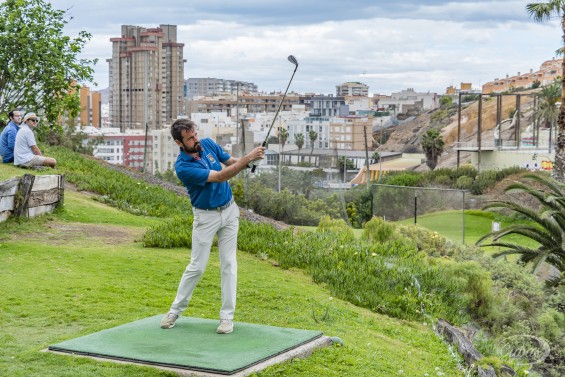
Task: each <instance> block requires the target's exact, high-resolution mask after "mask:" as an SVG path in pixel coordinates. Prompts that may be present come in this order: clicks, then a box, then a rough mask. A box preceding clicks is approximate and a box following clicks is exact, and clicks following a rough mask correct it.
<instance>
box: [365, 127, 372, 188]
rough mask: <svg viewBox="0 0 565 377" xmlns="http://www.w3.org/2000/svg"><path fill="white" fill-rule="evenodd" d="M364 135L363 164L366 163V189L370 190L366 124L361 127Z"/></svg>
mask: <svg viewBox="0 0 565 377" xmlns="http://www.w3.org/2000/svg"><path fill="white" fill-rule="evenodd" d="M363 130H364V133H363V134H364V136H365V162H366V163H365V165H367V190H368V191H370V190H371V171H370V170H369V168H370V164H369V143H368V142H367V125H365V126H364V127H363Z"/></svg>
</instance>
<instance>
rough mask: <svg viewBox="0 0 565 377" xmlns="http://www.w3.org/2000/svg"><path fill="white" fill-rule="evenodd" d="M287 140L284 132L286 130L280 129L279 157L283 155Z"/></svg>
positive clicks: (286, 134)
mask: <svg viewBox="0 0 565 377" xmlns="http://www.w3.org/2000/svg"><path fill="white" fill-rule="evenodd" d="M287 140H288V131H287V130H286V128H282V129H281V130H280V131H279V142H280V143H281V155H282V154H283V151H284V145H285V144H286V141H287Z"/></svg>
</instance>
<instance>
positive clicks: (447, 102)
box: [439, 96, 453, 109]
mask: <svg viewBox="0 0 565 377" xmlns="http://www.w3.org/2000/svg"><path fill="white" fill-rule="evenodd" d="M452 104H453V98H451V96H443V97H441V98H440V99H439V105H440V107H441V108H442V109H446V108H448V107H450V106H451V105H452Z"/></svg>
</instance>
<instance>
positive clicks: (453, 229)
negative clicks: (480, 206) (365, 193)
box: [373, 184, 477, 243]
mask: <svg viewBox="0 0 565 377" xmlns="http://www.w3.org/2000/svg"><path fill="white" fill-rule="evenodd" d="M466 202H467V204H466ZM476 205H477V203H476V199H475V198H473V197H472V196H471V195H470V194H469V193H468V192H466V191H464V190H457V189H442V188H429V187H406V186H395V185H385V184H375V185H373V215H374V216H378V217H382V218H383V219H385V220H387V221H401V220H405V221H406V220H408V219H410V220H413V223H415V224H417V223H419V221H420V223H422V222H423V223H425V227H426V228H430V229H432V230H436V231H440V230H441V231H442V232H445V230H446V229H447V230H448V231H449V232H450V233H451V234H453V233H458V236H459V237H457V238H458V239H459V240H461V241H462V242H463V243H465V213H464V210H465V209H470V208H475V207H476ZM438 211H450V212H449V216H446V217H445V218H443V217H439V216H435V217H434V218H431V217H429V216H425V215H426V214H430V213H436V212H438ZM428 217H429V218H428ZM410 222H412V221H410Z"/></svg>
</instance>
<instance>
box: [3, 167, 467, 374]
mask: <svg viewBox="0 0 565 377" xmlns="http://www.w3.org/2000/svg"><path fill="white" fill-rule="evenodd" d="M23 172H24V173H27V172H28V171H23ZM14 173H15V174H14ZM36 173H37V172H36ZM40 173H43V174H45V173H49V174H53V173H55V172H54V171H52V170H50V171H47V172H40ZM21 174H22V171H21V170H20V169H15V168H13V167H8V166H2V167H0V177H1V179H5V178H9V177H12V176H14V175H21ZM65 195H66V197H65V199H66V200H65V203H66V205H65V210H64V211H63V212H62V213H58V214H54V215H47V216H43V217H41V218H38V219H30V220H23V221H21V222H20V223H18V222H16V221H13V220H10V221H8V222H6V223H2V224H0V303H1V305H0V318H2V320H3V324H2V326H1V327H0V344H2V347H1V348H0V375H4V374H5V375H11V376H124V375H136V376H160V375H163V376H164V375H170V374H169V373H167V372H163V371H159V370H156V369H153V368H149V367H143V366H130V365H123V364H115V363H109V362H99V361H92V360H88V359H82V358H74V357H68V356H61V355H54V354H50V353H43V352H40V351H41V350H42V349H45V348H46V347H47V346H48V345H50V344H54V343H57V342H60V341H63V340H66V339H72V338H75V337H78V336H81V335H85V334H89V333H92V332H95V331H99V330H102V329H105V328H109V327H112V326H116V325H119V324H123V323H127V322H130V321H133V320H136V319H140V318H144V317H148V316H152V315H155V314H159V313H164V312H166V310H167V309H168V306H169V305H170V302H171V300H172V299H173V296H174V294H175V291H176V287H177V283H178V279H179V277H180V275H181V274H182V271H183V269H184V267H185V265H186V263H187V261H188V259H189V251H188V250H186V249H172V250H163V249H147V248H143V247H142V246H141V244H140V243H139V242H136V239H138V238H139V236H140V235H141V234H142V233H143V232H144V230H145V229H146V228H147V226H148V225H151V224H155V223H157V222H159V221H162V220H158V219H152V218H144V217H138V216H132V215H129V214H126V213H123V212H120V211H118V210H116V209H113V208H110V207H107V206H105V205H103V204H100V203H97V202H94V201H93V200H91V199H90V198H89V197H88V196H86V195H83V194H80V193H76V192H72V191H69V190H67V191H66V194H65ZM218 264H219V262H218V258H217V253H216V252H214V253H213V255H212V257H211V260H210V266H209V268H208V271H207V273H206V274H205V275H204V277H203V280H202V281H201V283H200V284H199V286H198V288H197V292H196V293H195V296H194V299H193V301H192V304H191V307H190V308H189V310H188V311H187V313H185V314H186V315H188V316H194V317H205V318H217V316H218V310H219V301H220V289H219V272H218ZM239 265H240V273H239V296H238V310H237V318H236V321H244V322H250V323H261V324H267V325H273V326H287V327H295V328H304V329H319V330H322V331H323V332H324V334H326V335H329V336H338V337H340V338H341V339H343V340H344V342H345V346H344V347H337V346H332V347H330V348H327V349H323V350H320V351H317V352H316V353H314V355H313V356H312V357H310V358H308V359H304V360H296V361H293V362H292V363H285V364H282V365H277V366H273V367H271V368H269V369H267V370H266V371H264V372H261V373H259V374H258V375H260V376H280V375H301V376H320V375H324V376H343V375H351V376H390V375H397V374H398V373H403V374H404V375H407V376H423V375H425V373H428V374H429V375H436V374H437V373H438V371H440V372H442V373H445V375H450V376H455V375H458V372H457V368H456V365H455V361H454V360H453V358H452V357H451V356H450V353H449V351H448V349H447V347H446V345H445V344H444V343H443V342H441V341H440V340H439V339H438V338H437V337H436V336H435V334H434V333H433V332H432V331H431V330H430V329H429V328H428V327H426V326H424V325H423V324H420V323H410V322H404V321H399V320H395V319H391V318H388V317H385V316H381V315H377V314H374V313H372V312H370V311H367V310H364V309H359V308H357V307H354V306H353V305H351V304H349V303H347V302H343V301H340V300H337V299H334V298H331V297H330V295H329V293H328V291H327V290H326V289H324V288H323V287H321V286H318V285H316V284H313V283H312V281H311V279H310V278H309V277H308V276H305V275H304V274H302V273H301V272H300V271H283V270H280V269H278V268H276V267H273V266H272V264H271V263H270V262H269V261H262V260H259V259H257V258H255V257H252V256H250V255H247V254H245V253H240V254H239ZM326 309H328V310H329V317H328V318H327V319H326V320H325V321H323V322H320V323H318V322H316V321H315V320H314V319H313V316H312V311H313V310H315V311H316V313H317V317H322V316H323V313H324V312H325V310H326ZM400 371H402V372H400Z"/></svg>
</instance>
